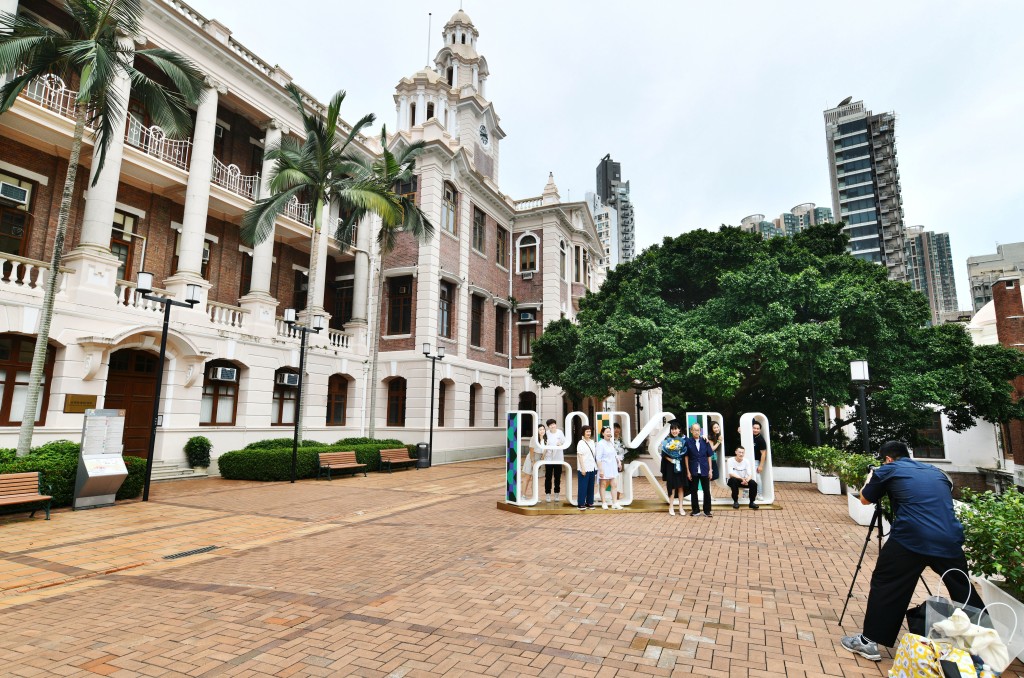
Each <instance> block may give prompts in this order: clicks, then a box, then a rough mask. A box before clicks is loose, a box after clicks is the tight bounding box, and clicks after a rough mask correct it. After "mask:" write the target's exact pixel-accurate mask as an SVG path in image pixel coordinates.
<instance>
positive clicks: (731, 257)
mask: <svg viewBox="0 0 1024 678" xmlns="http://www.w3.org/2000/svg"><path fill="white" fill-rule="evenodd" d="M845 246H846V240H845V236H844V235H843V234H842V230H841V227H840V226H834V225H823V226H816V227H812V228H811V229H808V230H807V231H804V232H803V233H801V234H799V235H797V236H796V237H794V238H792V239H787V238H775V239H771V240H763V239H762V238H761V237H760V236H758V235H754V234H749V233H744V232H741V231H739V230H738V229H734V228H723V229H721V230H720V231H718V232H708V231H703V230H700V231H692V232H690V233H686V234H683V235H681V236H679V237H676V238H666V239H665V240H664V242H662V243H661V244H660V245H656V246H654V247H651V248H649V249H648V250H646V251H644V252H643V253H642V254H641V255H640V256H639V257H637V259H636V260H634V261H633V262H630V263H628V264H624V265H620V266H618V267H617V268H616V269H615V270H614V271H612V272H611V273H610V275H609V277H608V280H607V281H606V283H605V284H604V285H603V286H602V288H601V290H600V291H599V292H597V293H596V294H590V295H587V296H586V297H585V298H584V299H583V300H582V301H581V303H580V313H579V315H578V318H577V321H578V322H577V323H570V322H565V321H563V322H557V323H552V324H551V325H549V326H548V327H547V328H546V329H545V332H544V334H543V335H542V336H541V337H540V338H539V339H538V340H537V342H536V343H535V345H534V360H533V365H532V366H531V368H530V371H531V375H532V376H533V377H534V378H535V379H536V380H537V381H538V382H539V383H541V384H543V385H545V386H552V385H553V386H559V387H561V388H563V389H566V390H567V391H572V392H578V393H582V394H585V395H595V396H603V395H605V394H607V393H609V392H611V391H614V390H626V389H629V388H637V389H641V390H644V389H652V388H661V389H663V393H664V402H665V405H666V409H668V410H670V411H673V412H683V411H686V410H698V409H699V410H710V411H717V412H721V413H722V414H723V415H724V416H725V418H726V422H727V426H732V425H734V423H735V422H736V421H737V419H738V416H739V414H741V413H743V412H750V411H760V412H764V413H765V414H767V415H768V417H769V418H770V419H771V421H772V422H773V423H774V424H775V430H776V431H785V432H795V433H797V434H800V435H802V436H803V437H804V438H805V440H806V439H807V436H808V435H809V433H808V432H809V429H810V426H809V404H810V383H811V378H812V375H813V378H814V381H815V385H816V388H817V396H818V398H819V400H820V402H822V403H829V404H838V405H841V404H845V403H852V402H854V401H855V398H856V391H855V387H854V385H853V384H851V383H850V377H849V362H850V360H853V359H866V360H867V361H868V363H869V365H870V368H871V383H870V385H869V386H868V397H869V408H868V409H869V415H868V418H869V425H870V435H871V437H872V441H873V443H875V444H877V443H879V442H880V441H881V440H883V439H886V438H901V439H904V440H907V441H909V442H911V443H921V442H922V440H921V439H920V436H919V434H918V430H919V429H922V428H925V427H926V426H927V425H929V424H930V422H931V418H932V416H933V415H932V413H933V412H934V409H933V408H938V409H939V410H940V411H942V412H943V413H944V414H945V415H946V416H947V417H948V419H949V423H950V427H951V428H952V429H954V430H958V431H959V430H964V429H966V428H969V427H970V426H972V425H974V424H975V422H976V421H977V420H978V419H979V418H981V419H986V420H988V421H993V422H997V421H1005V420H1006V419H1009V418H1013V417H1020V416H1022V415H1024V403H1016V404H1015V403H1014V402H1013V400H1012V397H1011V388H1010V385H1009V380H1010V379H1012V378H1013V377H1015V376H1016V375H1019V374H1022V373H1024V354H1021V353H1020V352H1019V351H1012V350H1009V349H1004V348H1001V347H998V346H978V347H976V346H974V345H973V344H972V342H971V340H970V337H969V336H968V334H967V332H966V330H965V329H964V327H963V326H961V325H958V324H950V325H942V326H937V327H929V326H927V325H926V323H927V320H928V317H929V312H928V304H927V301H926V299H925V297H924V296H923V295H922V294H920V293H919V292H915V291H914V290H913V289H911V287H910V286H909V285H907V284H906V283H900V282H893V281H890V280H888V279H887V277H886V271H885V269H884V268H883V267H881V266H877V265H874V264H871V263H868V262H864V261H860V260H858V259H856V258H854V257H852V256H850V255H849V254H847V253H846V251H845ZM857 423H859V413H858V412H857V411H856V410H853V411H852V413H851V414H850V415H849V417H848V418H847V419H841V420H839V421H836V422H834V424H833V425H832V426H831V427H830V428H829V429H827V430H826V431H824V437H825V440H826V441H830V442H833V443H839V442H841V441H842V429H843V427H845V426H846V425H848V424H857Z"/></svg>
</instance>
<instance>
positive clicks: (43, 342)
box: [18, 104, 85, 457]
mask: <svg viewBox="0 0 1024 678" xmlns="http://www.w3.org/2000/svg"><path fill="white" fill-rule="evenodd" d="M84 135H85V106H84V105H82V104H78V106H77V107H76V109H75V137H74V140H73V141H72V142H71V156H70V157H69V158H68V171H67V175H66V176H65V177H64V190H63V192H62V193H61V197H60V214H59V215H58V217H57V235H56V237H55V238H54V240H53V255H52V256H51V257H50V270H49V271H47V274H46V289H45V290H44V291H43V307H42V314H41V315H40V318H39V332H38V333H37V334H36V347H35V350H34V351H33V352H32V371H31V373H30V374H29V378H28V394H27V395H26V398H25V411H24V413H23V414H22V415H21V428H20V430H19V431H18V456H19V457H24V456H25V455H26V454H28V451H29V449H30V448H31V447H32V434H33V433H34V432H35V427H36V408H38V407H39V395H40V394H39V391H40V385H41V384H42V382H43V373H44V370H45V368H46V351H47V348H48V347H49V345H50V323H51V322H52V321H53V303H54V301H55V298H56V296H57V288H58V287H59V281H60V264H61V261H62V260H63V259H64V237H65V236H66V234H67V231H68V219H69V218H70V216H71V199H72V197H73V196H74V193H75V179H76V178H77V176H78V159H79V157H80V156H81V154H82V137H83V136H84Z"/></svg>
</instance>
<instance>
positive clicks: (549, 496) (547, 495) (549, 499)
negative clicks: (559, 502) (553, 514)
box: [544, 494, 551, 504]
mask: <svg viewBox="0 0 1024 678" xmlns="http://www.w3.org/2000/svg"><path fill="white" fill-rule="evenodd" d="M544 501H546V502H547V503H549V504H550V503H551V495H550V494H545V495H544Z"/></svg>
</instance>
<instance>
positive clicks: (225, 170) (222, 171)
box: [212, 156, 260, 200]
mask: <svg viewBox="0 0 1024 678" xmlns="http://www.w3.org/2000/svg"><path fill="white" fill-rule="evenodd" d="M212 181H213V183H215V184H217V185H218V186H221V187H223V188H226V189H227V190H229V191H231V192H232V193H234V194H235V195H240V196H242V197H243V198H247V199H249V200H255V199H256V192H257V191H258V190H259V186H260V175H259V174H252V175H246V174H242V170H240V169H239V168H238V165H225V164H224V163H222V162H221V161H220V160H219V159H218V158H217V156H214V157H213V178H212Z"/></svg>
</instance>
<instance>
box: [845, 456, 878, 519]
mask: <svg viewBox="0 0 1024 678" xmlns="http://www.w3.org/2000/svg"><path fill="white" fill-rule="evenodd" d="M876 466H878V460H877V459H876V458H875V457H873V456H871V455H868V454H847V455H844V456H843V458H842V459H841V460H840V465H839V480H841V481H842V482H843V483H845V484H846V487H847V493H846V501H847V506H848V507H849V511H850V517H851V518H853V520H854V522H856V523H857V524H858V525H870V524H871V516H872V515H874V513H875V507H874V506H873V505H869V506H865V505H864V504H862V503H861V502H860V488H862V487H864V483H865V482H866V481H867V478H868V472H869V471H870V470H871V469H872V468H874V467H876Z"/></svg>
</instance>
